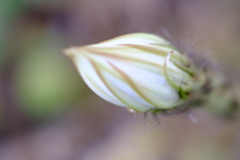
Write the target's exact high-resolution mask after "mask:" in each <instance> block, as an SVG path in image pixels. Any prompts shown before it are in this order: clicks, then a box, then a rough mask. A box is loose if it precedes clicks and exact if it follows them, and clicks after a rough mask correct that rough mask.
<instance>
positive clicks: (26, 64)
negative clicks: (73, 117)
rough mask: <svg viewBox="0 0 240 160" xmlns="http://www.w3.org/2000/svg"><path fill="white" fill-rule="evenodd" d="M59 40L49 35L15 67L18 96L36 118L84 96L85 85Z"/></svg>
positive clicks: (56, 110) (29, 49) (25, 108)
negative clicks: (63, 52) (64, 53)
mask: <svg viewBox="0 0 240 160" xmlns="http://www.w3.org/2000/svg"><path fill="white" fill-rule="evenodd" d="M57 41H58V40H57V39H51V38H49V39H48V37H47V35H46V37H44V38H42V40H41V41H38V42H41V43H39V44H38V45H37V46H34V47H31V48H27V50H26V51H25V54H24V55H23V56H22V57H21V60H19V62H18V64H17V66H16V70H15V72H16V74H15V76H14V87H15V88H16V97H17V98H18V100H19V102H20V105H21V106H23V109H24V111H26V112H28V114H30V115H31V116H33V117H38V118H41V117H42V118H43V117H49V116H53V115H54V114H56V113H59V112H60V111H63V109H64V108H66V107H68V106H69V105H73V103H74V102H75V103H76V102H77V101H78V100H80V99H82V98H83V97H84V87H85V85H84V83H83V82H82V80H81V79H80V77H79V75H78V73H77V72H76V69H75V68H74V66H73V65H72V64H71V63H70V61H69V60H68V59H67V58H66V57H65V56H64V55H63V54H61V53H62V51H61V47H60V46H59V45H60V44H57V43H56V42H57Z"/></svg>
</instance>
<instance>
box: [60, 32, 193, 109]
mask: <svg viewBox="0 0 240 160" xmlns="http://www.w3.org/2000/svg"><path fill="white" fill-rule="evenodd" d="M65 54H66V55H68V56H69V57H71V59H72V60H73V61H74V63H75V65H76V67H77V69H78V70H79V72H80V74H81V76H82V78H83V79H84V81H85V82H86V84H87V85H88V86H89V87H90V88H91V89H92V90H93V91H94V92H95V93H96V94H97V95H99V96H100V97H102V98H103V99H105V100H106V101H109V102H111V103H113V104H116V105H119V106H122V107H127V108H128V109H129V110H131V111H138V112H146V111H149V110H152V109H171V108H174V107H176V106H178V105H179V104H182V103H184V102H185V101H186V99H187V98H188V97H189V94H190V93H191V91H192V90H193V89H194V88H193V87H194V86H195V85H194V83H195V81H196V78H195V77H196V76H195V75H196V73H195V72H196V71H195V69H194V68H193V67H192V66H191V64H190V63H189V62H188V59H187V58H186V57H185V56H184V55H183V54H182V53H180V52H179V51H178V50H177V49H175V48H174V47H173V46H172V45H171V44H170V43H169V42H168V41H166V40H165V39H163V38H161V37H158V36H156V35H152V34H146V33H134V34H128V35H124V36H120V37H117V38H114V39H112V40H108V41H104V42H102V43H98V44H94V45H87V46H81V47H71V48H69V49H66V50H65Z"/></svg>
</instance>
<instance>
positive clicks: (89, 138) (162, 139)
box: [0, 0, 240, 160]
mask: <svg viewBox="0 0 240 160" xmlns="http://www.w3.org/2000/svg"><path fill="white" fill-rule="evenodd" d="M0 11H1V14H0V160H203V159H204V160H239V159H240V153H239V151H240V127H239V126H240V125H239V120H225V119H222V118H220V117H217V116H215V115H213V114H211V113H208V112H207V111H205V110H202V109H194V110H191V111H187V112H184V113H179V114H173V115H168V116H166V115H158V116H157V118H154V117H152V116H151V115H147V117H144V115H141V114H139V115H135V114H132V113H129V112H127V111H126V110H125V109H124V108H121V107H117V106H114V105H112V104H109V103H108V102H105V101H104V100H102V99H100V98H99V97H97V96H96V95H95V94H94V93H93V92H92V91H91V90H90V89H89V88H88V87H87V86H86V85H85V84H84V82H83V80H82V79H81V77H80V76H79V74H78V72H77V70H76V69H75V67H74V65H73V64H72V62H71V61H70V60H69V59H68V57H66V56H65V55H63V54H62V50H63V49H64V48H67V47H70V46H78V45H86V44H92V43H97V42H100V41H103V40H107V39H110V38H113V37H116V36H119V35H123V34H127V33H133V32H147V33H153V34H158V35H160V36H163V37H165V38H167V39H169V40H170V41H171V42H172V43H174V44H176V45H177V46H179V47H180V48H181V49H183V50H185V51H186V52H189V54H190V55H191V56H193V57H194V56H197V55H196V54H201V55H202V56H204V57H206V59H207V60H208V61H211V62H214V63H218V64H221V65H219V67H220V68H217V69H219V70H220V69H221V70H223V71H224V73H226V76H228V77H229V79H231V80H233V81H239V80H240V74H239V73H240V72H239V66H240V62H239V59H240V54H239V52H240V45H239V44H240V16H239V15H240V1H239V0H228V1H226V0H212V1H207V0H195V1H192V0H1V2H0ZM209 59H210V60H209ZM200 63H202V64H205V61H204V62H200Z"/></svg>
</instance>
